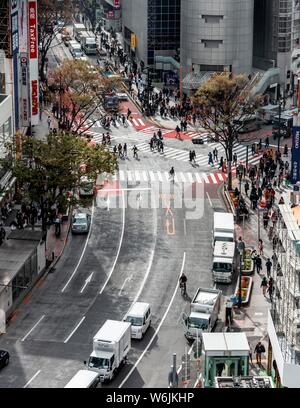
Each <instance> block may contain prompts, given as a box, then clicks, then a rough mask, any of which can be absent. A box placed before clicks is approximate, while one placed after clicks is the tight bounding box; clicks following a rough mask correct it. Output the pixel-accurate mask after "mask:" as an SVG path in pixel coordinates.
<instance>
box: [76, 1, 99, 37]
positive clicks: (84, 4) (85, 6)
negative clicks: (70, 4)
mask: <svg viewBox="0 0 300 408" xmlns="http://www.w3.org/2000/svg"><path fill="white" fill-rule="evenodd" d="M76 3H78V1H76ZM79 5H80V9H81V11H83V14H84V15H85V16H86V17H88V19H89V21H90V23H91V26H92V27H91V28H92V31H93V32H95V31H96V25H97V20H96V9H97V0H79Z"/></svg>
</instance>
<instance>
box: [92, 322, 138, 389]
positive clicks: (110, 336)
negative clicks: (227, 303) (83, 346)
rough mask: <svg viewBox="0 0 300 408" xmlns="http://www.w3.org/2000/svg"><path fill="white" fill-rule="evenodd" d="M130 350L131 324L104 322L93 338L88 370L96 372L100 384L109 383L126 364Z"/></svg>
mask: <svg viewBox="0 0 300 408" xmlns="http://www.w3.org/2000/svg"><path fill="white" fill-rule="evenodd" d="M130 348H131V324H130V323H128V322H119V321H117V320H106V322H105V323H104V325H103V326H102V327H101V329H100V330H99V331H98V332H97V333H96V334H95V336H94V339H93V352H92V354H91V355H90V358H89V361H88V364H87V366H88V369H89V370H92V371H96V372H98V373H99V375H100V380H101V382H104V381H110V380H111V379H112V378H113V377H114V376H115V375H116V374H117V372H118V371H119V369H120V368H121V367H122V365H123V364H124V363H125V362H126V357H127V354H128V352H129V350H130ZM85 364H86V362H85Z"/></svg>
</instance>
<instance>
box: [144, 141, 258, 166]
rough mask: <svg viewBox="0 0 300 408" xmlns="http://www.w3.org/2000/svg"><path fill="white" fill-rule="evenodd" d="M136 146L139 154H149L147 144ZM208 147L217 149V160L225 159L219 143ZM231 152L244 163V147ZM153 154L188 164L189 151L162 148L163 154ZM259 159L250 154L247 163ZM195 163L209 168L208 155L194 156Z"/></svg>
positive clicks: (255, 161) (245, 152) (245, 151)
mask: <svg viewBox="0 0 300 408" xmlns="http://www.w3.org/2000/svg"><path fill="white" fill-rule="evenodd" d="M136 146H137V148H138V150H139V151H141V152H144V151H149V152H150V153H151V150H150V145H149V143H147V142H143V143H139V144H137V145H136ZM209 147H210V148H211V151H212V150H213V149H214V148H215V147H217V149H218V157H219V159H220V157H221V156H223V157H224V158H225V151H224V149H223V147H222V146H221V145H220V144H219V143H210V145H209ZM233 151H234V153H236V154H237V158H238V161H242V162H245V161H246V155H247V147H246V146H244V145H238V146H236V147H234V149H233ZM153 154H156V155H160V156H163V157H165V158H167V159H170V160H178V161H182V162H188V161H189V151H187V150H181V149H175V148H173V147H167V146H164V152H163V153H158V152H157V150H154V151H153ZM259 159H260V156H257V155H256V156H251V154H249V157H248V162H249V163H251V164H256V163H258V162H259ZM195 162H196V164H197V165H198V166H210V165H208V155H204V154H199V153H198V154H197V156H196V159H195ZM216 165H217V163H216ZM233 167H234V166H233Z"/></svg>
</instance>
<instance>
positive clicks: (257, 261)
mask: <svg viewBox="0 0 300 408" xmlns="http://www.w3.org/2000/svg"><path fill="white" fill-rule="evenodd" d="M255 266H256V272H257V273H258V274H260V271H261V270H262V262H261V257H260V256H259V255H257V256H256V258H255Z"/></svg>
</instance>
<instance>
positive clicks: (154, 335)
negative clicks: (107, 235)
mask: <svg viewBox="0 0 300 408" xmlns="http://www.w3.org/2000/svg"><path fill="white" fill-rule="evenodd" d="M185 257H186V253H185V252H184V253H183V259H182V265H181V271H180V274H179V277H178V281H177V284H176V287H175V290H174V292H173V295H172V298H171V300H170V303H169V305H168V307H167V309H166V311H165V313H164V315H163V317H162V319H161V321H160V323H159V325H158V327H157V329H156V330H155V332H154V334H153V336H152V337H151V339H150V341H149V343H148V344H147V346H146V347H145V349H144V351H143V352H142V354H141V355H140V357H139V358H138V360H137V361H136V362H135V364H134V365H133V367H132V368H131V370H130V371H129V373H128V374H127V375H126V377H125V378H124V380H123V381H122V382H121V384H120V385H119V387H118V388H122V387H123V385H124V384H125V383H126V381H127V380H128V378H129V377H130V376H131V374H132V373H133V371H134V370H135V369H136V367H137V366H138V364H139V363H140V361H141V360H142V358H143V357H144V355H145V354H146V353H147V351H148V349H149V347H150V346H151V344H152V343H153V341H154V339H155V338H156V336H157V334H158V332H159V330H160V328H161V326H162V325H163V322H164V321H165V319H166V317H167V315H168V313H169V310H170V308H171V306H172V303H173V301H174V299H175V296H176V293H177V290H178V286H179V278H180V276H181V275H182V272H183V270H184V266H185Z"/></svg>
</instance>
